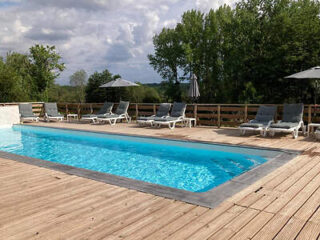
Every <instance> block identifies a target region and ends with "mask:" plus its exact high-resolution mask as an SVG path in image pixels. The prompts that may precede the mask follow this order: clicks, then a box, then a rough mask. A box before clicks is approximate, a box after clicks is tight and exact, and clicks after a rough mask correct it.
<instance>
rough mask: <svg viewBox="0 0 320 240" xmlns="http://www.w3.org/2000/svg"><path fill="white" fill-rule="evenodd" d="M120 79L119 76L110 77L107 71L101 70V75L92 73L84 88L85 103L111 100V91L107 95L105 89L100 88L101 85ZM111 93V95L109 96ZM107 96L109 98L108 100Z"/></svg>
mask: <svg viewBox="0 0 320 240" xmlns="http://www.w3.org/2000/svg"><path fill="white" fill-rule="evenodd" d="M118 77H120V76H119V75H115V76H112V74H111V73H110V72H109V71H108V69H105V70H103V71H102V72H101V73H99V72H95V73H93V74H92V75H91V76H90V77H89V79H88V84H87V87H86V90H85V92H86V102H89V103H92V102H104V101H106V100H109V99H110V100H112V96H110V95H111V94H112V95H114V94H113V93H111V91H109V94H108V93H107V90H106V89H105V88H100V86H101V85H103V84H105V83H107V82H110V81H112V80H114V79H116V78H118ZM110 93H111V94H110ZM108 96H109V98H108Z"/></svg>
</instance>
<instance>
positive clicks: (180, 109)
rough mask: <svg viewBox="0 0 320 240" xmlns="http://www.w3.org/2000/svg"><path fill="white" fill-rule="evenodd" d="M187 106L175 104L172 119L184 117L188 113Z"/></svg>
mask: <svg viewBox="0 0 320 240" xmlns="http://www.w3.org/2000/svg"><path fill="white" fill-rule="evenodd" d="M186 108H187V104H185V103H179V102H174V103H173V107H172V110H171V114H170V116H171V117H184V113H185V111H186Z"/></svg>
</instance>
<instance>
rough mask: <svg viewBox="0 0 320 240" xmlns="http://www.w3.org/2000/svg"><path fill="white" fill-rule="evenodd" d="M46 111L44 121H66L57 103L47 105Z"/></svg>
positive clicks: (45, 105)
mask: <svg viewBox="0 0 320 240" xmlns="http://www.w3.org/2000/svg"><path fill="white" fill-rule="evenodd" d="M44 111H45V113H44V119H45V120H46V121H47V122H50V120H60V121H62V120H63V119H64V116H63V115H62V114H60V113H59V112H58V107H57V103H45V104H44Z"/></svg>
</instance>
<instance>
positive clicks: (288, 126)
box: [268, 103, 305, 138]
mask: <svg viewBox="0 0 320 240" xmlns="http://www.w3.org/2000/svg"><path fill="white" fill-rule="evenodd" d="M303 110H304V107H303V104H302V103H299V104H284V107H283V117H282V121H278V122H277V123H272V124H271V125H270V127H269V130H268V131H269V132H270V135H271V136H274V135H275V133H276V132H285V133H292V137H293V138H297V137H298V132H299V129H300V128H301V129H302V132H303V134H305V127H304V123H303Z"/></svg>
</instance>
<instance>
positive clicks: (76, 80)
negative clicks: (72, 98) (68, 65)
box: [70, 69, 88, 103]
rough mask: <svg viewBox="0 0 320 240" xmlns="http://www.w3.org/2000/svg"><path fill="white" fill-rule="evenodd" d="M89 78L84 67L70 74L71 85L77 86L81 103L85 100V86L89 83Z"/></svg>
mask: <svg viewBox="0 0 320 240" xmlns="http://www.w3.org/2000/svg"><path fill="white" fill-rule="evenodd" d="M87 80H88V75H87V73H86V71H85V70H83V69H81V70H79V71H76V72H75V73H74V74H72V75H71V76H70V85H71V86H73V87H75V88H76V91H77V98H78V102H79V103H83V102H85V97H86V95H85V94H86V93H85V87H86V84H87Z"/></svg>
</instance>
